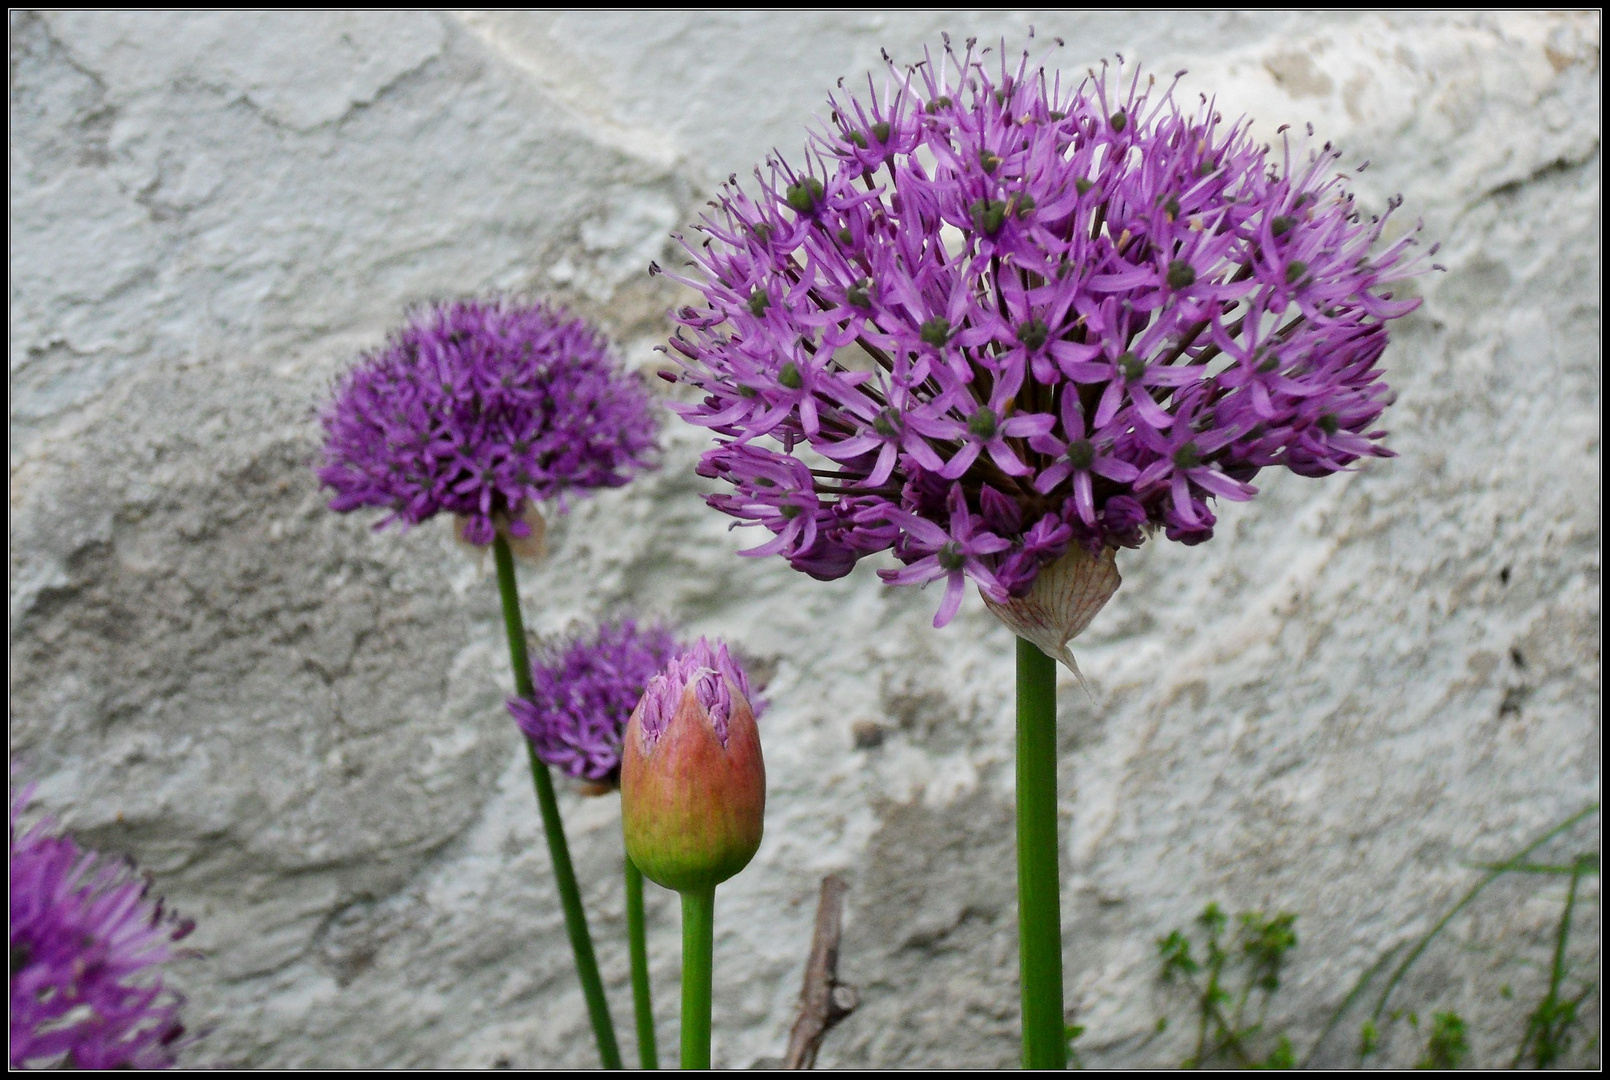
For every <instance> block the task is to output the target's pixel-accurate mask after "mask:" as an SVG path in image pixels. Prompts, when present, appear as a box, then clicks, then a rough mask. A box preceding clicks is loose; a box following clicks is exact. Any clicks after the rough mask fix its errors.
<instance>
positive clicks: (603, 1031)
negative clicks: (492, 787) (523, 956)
mask: <svg viewBox="0 0 1610 1080" xmlns="http://www.w3.org/2000/svg"><path fill="white" fill-rule="evenodd" d="M492 556H493V558H494V560H495V561H496V562H497V568H498V597H499V599H500V600H501V601H502V603H503V627H504V630H505V631H506V633H507V636H508V639H509V663H510V664H511V665H512V666H513V668H514V690H515V693H516V694H518V695H520V696H521V697H524V698H530V697H531V696H532V693H533V691H532V686H531V660H530V658H529V657H528V656H527V655H526V647H525V620H523V619H522V618H521V617H520V593H519V589H518V587H517V586H516V584H515V577H514V552H513V551H512V550H510V548H509V542H508V540H507V539H505V538H504V536H503V534H502V533H501V532H499V533H498V534H497V536H496V538H495V539H494V540H493V541H492ZM520 741H521V742H523V743H525V748H526V753H527V754H528V755H529V756H530V759H531V782H532V785H533V786H534V787H535V788H536V790H537V807H538V808H539V809H540V810H541V811H542V831H543V833H544V834H545V835H546V836H547V839H548V854H549V855H550V856H551V857H552V859H553V877H554V884H555V886H556V887H557V888H558V890H559V903H560V906H562V907H563V908H564V912H565V930H566V931H567V932H568V933H569V935H570V948H571V951H572V952H574V953H575V956H576V975H577V977H578V978H580V979H581V992H582V996H583V997H585V998H586V999H587V1015H588V1017H589V1018H590V1019H591V1020H592V1025H593V1036H594V1038H596V1039H597V1041H598V1056H599V1058H600V1060H602V1062H603V1065H604V1068H606V1069H619V1068H621V1067H622V1066H621V1052H620V1048H619V1047H618V1046H617V1045H616V1043H615V1025H614V1023H613V1022H612V1021H611V1020H610V1018H609V1004H608V1002H606V1001H605V1000H604V983H603V980H601V979H600V978H599V977H598V960H597V958H596V957H595V956H594V955H593V939H592V936H591V935H590V934H589V933H588V932H587V914H586V912H584V911H583V910H582V906H581V888H580V886H578V885H577V884H576V870H575V868H574V867H573V866H572V865H571V863H570V845H569V844H568V843H566V842H565V825H564V822H563V821H562V820H561V819H560V817H559V799H558V797H557V796H556V795H555V794H554V790H553V777H552V776H550V775H549V774H548V766H546V765H544V764H543V763H542V759H541V758H539V757H537V752H536V750H534V749H533V748H532V746H531V741H530V740H529V739H526V738H524V737H522V738H521V740H520Z"/></svg>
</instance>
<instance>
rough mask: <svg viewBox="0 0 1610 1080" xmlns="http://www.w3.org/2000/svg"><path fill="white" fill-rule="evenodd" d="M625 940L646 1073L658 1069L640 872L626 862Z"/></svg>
mask: <svg viewBox="0 0 1610 1080" xmlns="http://www.w3.org/2000/svg"><path fill="white" fill-rule="evenodd" d="M626 938H627V942H628V944H629V945H630V948H631V953H632V1009H633V1012H634V1013H635V1014H636V1017H637V1057H638V1061H639V1062H641V1063H642V1066H643V1068H645V1069H658V1068H659V1067H660V1050H659V1046H658V1044H657V1043H656V1042H655V1039H654V996H653V994H652V993H650V991H649V983H648V934H647V931H646V930H645V924H644V917H643V871H641V870H639V869H638V868H637V864H636V863H634V862H633V861H632V860H631V859H627V860H626Z"/></svg>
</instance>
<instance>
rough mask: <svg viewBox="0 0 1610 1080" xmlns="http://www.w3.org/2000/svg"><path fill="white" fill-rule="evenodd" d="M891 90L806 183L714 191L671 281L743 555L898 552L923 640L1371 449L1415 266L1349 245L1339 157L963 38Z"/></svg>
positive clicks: (824, 135) (837, 119) (691, 380)
mask: <svg viewBox="0 0 1610 1080" xmlns="http://www.w3.org/2000/svg"><path fill="white" fill-rule="evenodd" d="M890 74H891V80H890V83H889V89H888V90H887V91H886V92H885V94H884V95H883V96H882V98H881V99H877V100H869V101H866V102H863V101H859V100H856V99H854V98H849V97H840V98H834V99H831V100H830V106H831V111H830V113H829V117H830V119H829V121H828V123H827V125H826V127H825V129H824V130H822V131H820V132H818V133H816V134H815V135H814V136H813V139H812V142H811V144H810V145H809V147H808V148H807V151H806V155H805V157H806V167H805V168H803V169H798V168H795V167H793V166H790V165H789V164H787V163H786V162H783V161H781V160H780V159H772V160H769V161H768V163H767V165H768V168H767V170H766V171H765V172H761V171H760V170H756V173H755V176H756V179H757V181H758V190H756V191H751V192H746V191H744V190H743V189H741V188H740V187H739V186H738V185H737V182H736V179H733V180H729V182H728V184H727V185H726V186H725V187H724V188H723V190H722V194H721V197H720V199H719V201H718V203H717V207H718V210H717V212H716V213H714V214H708V215H706V216H705V217H704V219H703V220H702V222H701V224H700V225H699V226H697V227H696V230H695V231H697V232H699V233H702V234H703V236H702V237H700V238H699V240H698V241H697V242H695V241H692V240H685V241H684V242H683V243H684V247H685V248H686V249H687V251H688V253H689V254H690V255H691V256H692V258H693V260H694V267H693V270H692V271H691V272H690V276H686V277H684V276H681V275H671V276H672V277H674V278H676V280H678V281H682V282H684V283H685V284H688V285H690V286H692V287H693V288H695V289H697V290H698V291H699V292H700V293H701V294H702V295H703V298H704V303H703V305H702V306H699V307H684V308H682V309H681V310H680V312H679V313H678V314H677V322H678V323H680V325H681V329H679V330H678V332H677V334H676V336H675V338H674V339H673V340H672V342H671V348H672V349H673V350H674V353H673V356H674V358H675V359H676V360H677V362H678V364H679V365H680V368H681V371H680V372H679V373H678V375H677V378H678V380H679V381H681V382H684V383H688V384H691V385H692V386H694V387H696V388H698V389H699V390H700V391H702V392H703V396H702V398H701V399H700V400H698V401H697V402H694V403H689V404H682V405H678V406H675V408H676V409H677V410H678V412H680V413H681V414H682V416H683V417H684V418H685V419H687V420H689V421H690V422H692V423H695V424H699V425H701V426H704V427H707V428H709V429H711V430H712V431H713V432H714V433H715V434H716V435H717V444H718V445H717V446H716V447H715V448H714V449H711V450H709V451H708V452H706V454H705V455H704V457H703V459H702V461H701V464H700V468H699V471H700V473H701V474H702V475H705V476H709V477H713V478H719V479H723V480H725V481H727V482H729V483H730V484H731V485H732V487H733V489H734V490H733V492H732V493H730V494H728V493H723V494H716V495H712V496H710V497H709V501H710V503H711V504H712V505H713V506H715V507H717V508H718V509H720V510H722V511H724V512H725V513H727V514H730V515H732V516H733V517H735V518H738V519H739V520H740V521H742V522H745V523H750V524H758V525H760V526H762V527H763V528H765V529H767V530H768V531H769V532H770V533H771V534H772V539H771V540H770V541H769V542H767V543H763V544H761V545H759V546H757V547H754V548H751V549H749V550H748V551H746V552H745V553H746V554H751V555H767V554H777V555H781V556H782V557H783V558H786V559H788V560H789V562H790V563H791V564H792V565H793V566H794V567H795V568H796V569H799V570H802V571H804V572H805V573H808V574H811V575H812V576H815V577H819V578H835V577H840V576H842V575H844V574H846V573H848V572H849V571H850V569H851V568H852V567H853V566H854V564H855V562H856V561H857V560H858V559H859V558H861V557H862V556H863V555H867V554H870V553H872V552H874V551H881V550H886V549H892V550H893V552H894V555H895V557H896V558H898V559H899V560H900V561H901V562H903V563H905V564H906V565H905V568H904V569H900V570H892V571H883V572H882V573H883V576H884V577H885V578H886V579H887V580H889V581H891V582H894V583H899V584H912V583H924V582H928V581H932V580H937V579H939V578H944V579H946V581H947V588H946V592H945V598H944V600H943V601H942V603H941V608H940V617H939V619H938V620H936V622H937V624H939V625H943V623H944V622H946V621H948V620H949V618H950V617H951V615H952V614H954V612H955V610H956V607H957V604H958V603H959V601H960V595H961V585H962V581H963V579H964V578H966V579H970V580H972V581H973V582H975V583H976V584H977V585H978V587H979V589H980V591H981V592H983V593H984V595H985V596H986V597H988V598H989V599H991V600H993V601H995V602H997V603H1004V602H1006V601H1007V600H1008V598H1009V597H1012V596H1022V595H1024V594H1025V593H1026V592H1027V591H1028V590H1029V588H1030V587H1031V586H1032V584H1033V582H1034V580H1035V578H1036V576H1037V575H1038V573H1039V570H1040V568H1041V567H1042V566H1044V565H1045V564H1047V563H1049V562H1051V561H1053V560H1055V559H1057V558H1059V557H1061V556H1062V555H1063V554H1064V552H1065V550H1066V546H1067V544H1068V543H1069V542H1077V543H1080V544H1083V545H1084V546H1085V547H1086V548H1087V549H1089V550H1090V551H1091V552H1092V553H1093V554H1094V553H1098V552H1099V551H1100V550H1101V549H1102V548H1103V547H1104V546H1107V547H1120V546H1121V547H1133V546H1136V545H1137V544H1139V543H1140V542H1141V541H1142V539H1143V538H1144V537H1145V536H1146V535H1148V534H1150V533H1151V532H1153V531H1155V530H1158V529H1162V530H1165V531H1166V533H1167V535H1168V536H1169V537H1170V538H1171V539H1176V540H1179V541H1181V542H1183V543H1187V544H1194V543H1200V542H1202V541H1204V540H1206V539H1208V538H1210V537H1211V536H1212V534H1213V526H1214V523H1215V518H1214V515H1213V513H1212V511H1211V510H1210V509H1209V507H1210V505H1211V504H1212V503H1213V501H1214V500H1215V499H1219V498H1223V499H1229V500H1233V501H1244V500H1246V499H1250V498H1251V497H1252V496H1253V495H1254V494H1255V493H1256V489H1255V488H1254V487H1253V486H1252V484H1251V483H1250V481H1251V480H1252V479H1253V477H1255V476H1256V475H1257V473H1258V472H1259V471H1260V470H1262V469H1264V468H1270V467H1275V466H1284V467H1287V468H1290V469H1291V470H1292V471H1294V472H1297V473H1299V474H1301V475H1304V476H1323V475H1326V474H1329V473H1332V472H1336V471H1338V470H1341V469H1344V468H1347V467H1348V466H1349V465H1351V464H1352V463H1354V462H1356V461H1357V460H1358V459H1359V458H1361V457H1369V456H1375V457H1388V456H1391V451H1389V450H1387V449H1385V448H1384V447H1383V446H1382V445H1381V439H1382V438H1383V436H1384V434H1385V433H1384V432H1382V431H1379V430H1375V429H1374V426H1373V425H1374V424H1375V422H1376V421H1377V420H1378V419H1379V417H1380V415H1381V412H1382V410H1383V409H1384V408H1385V407H1386V405H1387V404H1389V403H1390V402H1391V400H1392V393H1391V391H1390V389H1389V388H1388V387H1387V385H1386V384H1385V382H1384V381H1383V380H1382V375H1381V371H1380V369H1379V368H1378V367H1377V362H1378V360H1379V359H1380V357H1381V354H1382V351H1383V350H1384V349H1385V347H1386V340H1387V334H1386V322H1387V320H1390V319H1393V318H1397V317H1399V316H1402V315H1405V314H1407V313H1408V312H1410V311H1412V310H1413V309H1414V308H1415V307H1416V306H1417V304H1418V301H1417V300H1413V299H1408V298H1402V297H1399V298H1394V297H1393V294H1392V293H1391V292H1390V291H1386V290H1387V288H1388V287H1389V286H1390V285H1391V284H1392V283H1393V282H1395V281H1398V280H1401V279H1403V278H1406V277H1409V276H1412V275H1413V274H1416V273H1419V272H1420V269H1421V264H1420V263H1419V262H1418V261H1417V260H1412V259H1409V258H1408V249H1409V246H1410V245H1411V244H1412V243H1414V240H1413V238H1412V236H1406V237H1404V238H1402V239H1399V240H1398V241H1397V242H1395V243H1393V244H1390V245H1389V246H1387V247H1386V248H1385V249H1384V250H1382V251H1380V252H1377V253H1375V254H1372V253H1371V249H1372V247H1374V246H1375V245H1376V243H1377V241H1379V240H1380V239H1381V237H1382V234H1383V230H1384V228H1385V215H1383V216H1382V217H1379V218H1376V217H1370V218H1364V217H1362V216H1361V213H1360V211H1359V210H1358V209H1357V208H1356V207H1355V205H1354V202H1353V197H1352V196H1351V195H1350V194H1349V193H1348V191H1347V189H1346V187H1345V184H1344V181H1343V178H1342V177H1341V176H1339V175H1337V174H1336V172H1335V165H1336V163H1337V161H1338V159H1339V157H1340V153H1339V152H1338V151H1336V150H1335V149H1333V148H1332V147H1331V146H1330V144H1328V143H1327V144H1325V146H1324V147H1323V148H1322V149H1319V150H1317V151H1312V152H1309V153H1308V154H1307V156H1306V160H1298V161H1296V162H1295V163H1294V161H1293V149H1292V147H1291V146H1290V144H1289V142H1284V141H1283V144H1282V148H1281V149H1280V150H1279V151H1273V152H1272V151H1271V150H1270V148H1269V147H1267V146H1260V145H1257V144H1255V143H1254V142H1253V141H1252V138H1251V136H1250V134H1249V132H1248V122H1247V121H1246V120H1245V119H1242V120H1238V121H1236V122H1234V123H1229V124H1226V123H1225V121H1224V119H1223V117H1222V116H1221V115H1220V114H1219V112H1218V110H1217V108H1216V106H1215V104H1214V102H1212V101H1209V100H1207V99H1205V98H1204V99H1202V100H1201V102H1200V104H1199V105H1197V106H1194V107H1191V108H1182V107H1181V105H1180V104H1179V103H1177V102H1176V101H1175V98H1174V89H1175V87H1174V84H1170V85H1168V86H1165V87H1161V88H1159V87H1156V86H1154V85H1153V83H1152V81H1151V80H1146V81H1144V82H1143V81H1142V80H1141V79H1140V77H1139V75H1138V74H1136V75H1134V76H1133V77H1131V78H1128V79H1123V78H1120V79H1118V80H1116V85H1114V82H1112V81H1109V73H1108V69H1107V68H1106V67H1105V65H1104V66H1103V68H1102V69H1101V71H1100V72H1099V73H1097V72H1092V73H1090V75H1089V77H1088V78H1086V79H1085V80H1084V81H1082V82H1080V83H1079V84H1078V85H1077V86H1072V87H1071V88H1070V87H1069V86H1068V85H1065V84H1064V83H1063V81H1062V79H1061V77H1060V76H1059V75H1057V74H1056V73H1055V72H1047V71H1046V70H1045V69H1044V68H1040V67H1037V66H1032V65H1031V64H1030V61H1029V59H1028V57H1027V56H1026V55H1025V56H1024V57H1023V59H1022V60H1021V61H1019V62H1017V63H1016V64H1015V65H1009V64H1008V63H1007V62H1006V60H1005V59H1004V57H1003V58H1002V59H1001V60H1000V61H998V62H995V61H992V62H991V68H990V69H987V68H986V66H985V61H984V59H983V58H982V54H980V53H979V52H977V51H976V50H975V49H974V47H973V45H972V43H969V44H968V46H967V50H966V52H965V53H964V54H962V55H960V56H958V55H957V54H955V53H954V52H952V51H951V49H950V48H949V46H948V44H947V47H946V49H945V53H944V55H943V56H942V57H941V58H939V59H938V60H936V59H935V58H934V57H932V56H929V57H928V58H927V59H926V60H925V61H924V62H923V63H921V64H918V65H916V66H915V67H914V68H912V69H910V70H908V71H906V72H903V73H902V72H900V71H898V70H897V69H895V67H894V66H893V65H892V64H891V65H890ZM1396 206H1397V202H1396V201H1395V200H1394V201H1393V202H1392V203H1391V205H1390V206H1389V209H1388V213H1390V212H1391V210H1392V209H1395V208H1396ZM1433 250H1435V249H1433ZM1006 506H1009V507H1010V508H1011V510H1010V512H1008V511H1007V510H1005V509H1003V507H1006Z"/></svg>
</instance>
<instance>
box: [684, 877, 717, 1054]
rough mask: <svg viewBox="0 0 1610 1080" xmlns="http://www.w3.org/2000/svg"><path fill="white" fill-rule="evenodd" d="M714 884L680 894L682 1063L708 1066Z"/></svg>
mask: <svg viewBox="0 0 1610 1080" xmlns="http://www.w3.org/2000/svg"><path fill="white" fill-rule="evenodd" d="M715 929H716V887H715V886H714V885H708V886H706V887H704V888H702V889H689V890H688V891H687V892H685V893H683V894H682V1067H683V1068H684V1069H708V1068H709V1067H710V986H711V967H712V966H713V964H714V960H715Z"/></svg>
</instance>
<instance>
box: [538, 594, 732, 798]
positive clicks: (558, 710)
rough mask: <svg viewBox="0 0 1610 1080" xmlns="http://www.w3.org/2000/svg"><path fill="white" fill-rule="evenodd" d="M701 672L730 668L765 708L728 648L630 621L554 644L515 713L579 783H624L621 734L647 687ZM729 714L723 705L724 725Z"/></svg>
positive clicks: (547, 756) (548, 758) (549, 758)
mask: <svg viewBox="0 0 1610 1080" xmlns="http://www.w3.org/2000/svg"><path fill="white" fill-rule="evenodd" d="M698 669H709V670H710V671H721V672H724V673H726V674H727V676H728V677H729V678H731V679H732V681H733V683H734V685H736V686H738V687H739V688H740V689H741V690H742V691H743V694H744V696H745V697H747V698H749V699H750V704H751V707H752V708H753V709H754V711H755V715H757V716H758V715H759V714H760V713H761V711H762V709H763V708H764V706H763V705H762V704H761V703H760V702H758V701H756V700H755V698H754V697H753V696H752V695H751V694H750V692H749V679H748V677H747V676H746V675H745V674H744V671H743V669H742V667H741V666H739V665H738V664H737V663H736V662H735V661H734V660H733V659H732V657H731V656H729V655H728V653H727V649H726V646H725V645H718V646H717V647H716V648H715V649H714V650H712V649H711V646H710V644H709V643H708V642H706V641H705V640H704V639H703V638H700V639H699V640H698V642H696V643H695V644H693V645H691V646H685V645H680V644H678V643H677V642H676V640H675V639H674V638H673V637H672V635H671V632H670V631H669V630H667V629H666V628H665V627H663V626H659V625H655V624H650V625H648V626H641V627H640V626H638V624H637V623H636V622H635V621H633V620H631V619H623V620H620V621H619V622H610V623H605V624H603V625H602V626H600V627H599V628H598V631H597V632H596V633H595V634H592V635H590V636H585V637H577V638H573V639H571V640H569V641H567V642H565V643H564V644H562V645H558V646H555V647H552V648H550V649H548V650H547V651H546V652H545V653H543V654H542V655H541V656H539V657H538V658H537V659H536V660H535V661H533V662H532V665H531V682H532V687H533V690H534V695H533V697H532V698H531V699H529V700H528V699H526V698H514V699H512V700H511V701H510V702H509V712H510V713H511V714H512V715H513V716H514V720H515V723H517V724H518V725H519V726H520V730H521V731H523V732H524V733H525V735H526V737H527V738H528V739H530V740H531V745H532V746H533V747H534V748H535V749H536V751H537V756H538V757H540V758H541V759H542V760H543V761H545V762H547V763H548V764H549V765H552V766H553V767H555V768H557V769H559V770H561V771H562V772H564V773H565V774H566V775H568V776H573V777H575V778H577V779H579V780H591V781H593V782H595V783H607V784H617V783H619V781H620V765H621V737H622V735H623V734H624V732H625V731H626V722H627V721H628V720H630V719H631V717H632V710H634V709H636V708H637V703H638V702H639V701H640V700H641V699H642V698H643V695H644V691H645V690H646V689H648V688H649V687H650V686H651V685H655V684H656V681H657V680H656V677H657V676H660V675H661V673H662V672H667V671H669V672H673V673H676V672H680V673H682V674H683V675H686V674H687V672H689V671H695V670H698ZM660 681H663V680H660ZM686 681H687V680H686V679H685V678H684V679H683V680H682V682H681V683H678V684H677V685H678V686H679V687H680V686H681V685H682V684H683V683H685V682H686ZM721 692H724V689H722V690H721ZM680 694H681V691H680V689H679V690H678V691H677V696H678V697H680ZM701 700H702V699H701ZM711 701H712V702H715V701H717V698H715V697H712V698H711ZM729 704H730V702H729ZM674 709H675V703H674V702H673V703H672V711H674ZM714 712H715V710H712V714H714ZM655 715H656V716H658V715H659V714H658V713H656V714H655ZM669 716H670V713H669V712H667V713H665V717H667V718H668V717H669ZM726 716H727V712H726V711H725V710H722V711H721V721H720V722H721V723H725V720H726Z"/></svg>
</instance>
